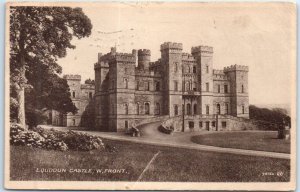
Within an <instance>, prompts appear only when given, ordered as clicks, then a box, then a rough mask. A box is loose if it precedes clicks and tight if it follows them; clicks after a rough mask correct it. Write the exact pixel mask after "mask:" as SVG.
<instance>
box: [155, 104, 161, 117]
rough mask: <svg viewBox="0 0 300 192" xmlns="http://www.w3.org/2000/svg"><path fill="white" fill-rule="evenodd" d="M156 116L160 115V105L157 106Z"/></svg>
mask: <svg viewBox="0 0 300 192" xmlns="http://www.w3.org/2000/svg"><path fill="white" fill-rule="evenodd" d="M155 114H156V115H159V114H160V105H159V103H156V104H155Z"/></svg>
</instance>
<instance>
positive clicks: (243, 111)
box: [242, 105, 245, 114]
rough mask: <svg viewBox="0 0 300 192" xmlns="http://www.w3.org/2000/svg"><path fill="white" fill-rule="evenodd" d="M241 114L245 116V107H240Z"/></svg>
mask: <svg viewBox="0 0 300 192" xmlns="http://www.w3.org/2000/svg"><path fill="white" fill-rule="evenodd" d="M242 114H245V106H244V105H242Z"/></svg>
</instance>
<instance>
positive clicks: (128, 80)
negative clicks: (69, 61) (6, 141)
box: [66, 42, 249, 131]
mask: <svg viewBox="0 0 300 192" xmlns="http://www.w3.org/2000/svg"><path fill="white" fill-rule="evenodd" d="M160 51H161V58H160V59H158V61H155V62H151V52H150V50H148V49H140V50H138V51H136V50H132V53H118V52H117V51H116V49H115V48H112V49H111V52H109V53H107V54H105V55H102V54H101V53H99V55H98V61H97V63H96V64H95V65H94V70H95V88H94V90H93V88H89V91H91V92H93V91H94V100H93V102H94V104H93V105H94V116H93V118H94V126H93V127H94V129H95V130H99V131H126V130H128V129H129V128H130V127H131V126H133V125H134V124H135V123H136V122H137V121H140V120H144V119H148V118H154V117H159V116H168V117H169V118H172V117H182V119H183V122H184V125H183V126H182V127H183V128H182V131H189V130H201V129H206V130H212V129H218V127H219V129H220V128H222V129H227V127H228V125H229V124H230V119H232V118H239V117H242V118H246V119H247V118H249V96H248V67H247V66H241V65H232V66H229V67H225V68H224V69H223V70H216V69H214V68H213V47H209V46H197V47H192V49H191V53H184V52H182V44H181V43H171V42H167V43H163V44H162V45H161V46H160ZM68 81H69V85H71V86H70V88H71V92H72V87H74V90H75V92H76V90H79V89H80V90H81V89H82V88H81V87H80V88H79V86H80V81H79V79H78V78H77V79H76V78H68ZM76 93H77V92H76ZM77 94H78V96H79V95H80V94H79V93H77ZM77 94H76V95H77ZM74 101H77V100H74ZM78 116H80V114H78ZM78 116H76V117H75V116H74V117H73V116H72V117H71V116H70V118H67V123H66V124H67V125H69V124H70V123H71V124H72V121H73V120H69V119H74V118H75V119H77V118H79V117H78ZM218 118H219V120H218ZM75 124H76V123H75Z"/></svg>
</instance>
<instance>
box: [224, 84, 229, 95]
mask: <svg viewBox="0 0 300 192" xmlns="http://www.w3.org/2000/svg"><path fill="white" fill-rule="evenodd" d="M224 93H228V85H224Z"/></svg>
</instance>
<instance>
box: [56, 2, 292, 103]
mask: <svg viewBox="0 0 300 192" xmlns="http://www.w3.org/2000/svg"><path fill="white" fill-rule="evenodd" d="M82 7H83V10H84V12H85V13H86V14H87V16H88V17H89V18H90V19H91V22H92V24H93V31H92V35H91V36H90V37H89V38H84V39H81V40H76V39H74V40H73V43H74V44H75V45H76V49H75V50H69V51H68V54H67V57H65V58H63V59H60V60H59V64H61V66H62V67H63V73H64V74H80V75H81V76H82V80H85V79H87V78H91V79H94V68H93V66H94V63H95V62H96V61H97V53H98V52H102V53H107V52H109V50H110V47H112V46H116V47H117V51H118V52H131V50H132V49H145V48H147V49H150V50H151V53H152V55H151V60H152V61H155V60H157V59H158V58H159V57H160V51H159V49H160V44H162V43H163V42H167V41H171V42H180V43H182V44H183V49H184V50H183V51H184V52H190V49H191V47H192V46H198V45H209V46H212V47H214V58H213V60H214V68H215V69H223V67H225V66H228V65H233V64H239V65H247V66H249V69H250V71H249V101H250V104H289V103H290V102H291V99H290V98H291V90H292V86H291V84H293V83H295V82H293V80H292V77H291V76H292V74H293V73H292V67H295V66H294V62H295V51H293V50H295V46H296V42H295V14H294V13H295V12H293V11H292V7H291V6H290V5H288V4H241V3H235V4H234V5H232V4H221V3H198V4H196V3H190V4H181V6H178V5H176V4H167V3H152V4H146V3H144V4H129V3H126V4H104V3H101V4H96V5H95V4H89V5H87V6H82Z"/></svg>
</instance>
